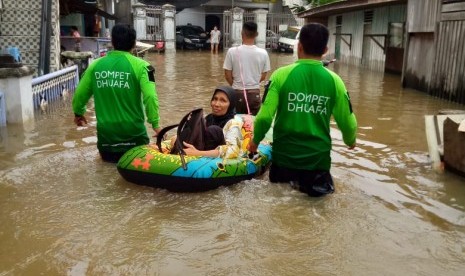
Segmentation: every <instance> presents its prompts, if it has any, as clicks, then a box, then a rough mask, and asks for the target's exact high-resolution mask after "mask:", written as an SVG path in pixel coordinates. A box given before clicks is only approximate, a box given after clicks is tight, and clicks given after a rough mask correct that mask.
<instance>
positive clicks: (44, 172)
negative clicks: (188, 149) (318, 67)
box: [0, 51, 465, 276]
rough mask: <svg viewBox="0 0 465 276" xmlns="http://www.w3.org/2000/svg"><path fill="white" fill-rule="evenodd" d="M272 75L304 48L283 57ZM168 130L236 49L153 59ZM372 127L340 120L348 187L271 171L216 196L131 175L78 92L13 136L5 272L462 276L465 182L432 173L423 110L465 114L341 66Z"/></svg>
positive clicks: (1, 168)
mask: <svg viewBox="0 0 465 276" xmlns="http://www.w3.org/2000/svg"><path fill="white" fill-rule="evenodd" d="M270 58H271V63H272V68H273V70H274V69H276V68H277V67H279V66H281V65H284V64H288V63H291V62H293V57H292V55H287V54H277V53H272V54H270ZM145 59H147V60H149V61H150V62H151V63H152V64H153V65H154V66H155V68H156V81H157V90H158V95H159V99H160V109H161V117H162V124H163V125H168V124H171V123H176V122H178V121H179V120H180V119H181V117H182V116H183V114H184V113H186V112H187V111H189V110H191V109H193V108H196V107H204V108H205V109H206V110H207V111H208V110H209V99H210V97H211V93H212V91H213V89H214V87H215V86H217V85H219V84H224V83H225V81H224V77H223V70H222V64H223V60H224V52H222V53H220V54H219V55H211V54H210V52H209V51H203V52H198V51H178V52H177V53H176V54H174V53H164V54H158V53H150V54H149V55H147V56H146V57H145ZM330 68H331V69H333V70H335V71H336V72H337V73H339V74H340V76H341V77H342V78H343V79H344V80H345V82H346V86H347V88H348V90H349V92H350V95H351V98H352V104H353V107H354V111H355V113H356V115H357V118H358V122H359V136H358V147H357V148H356V149H355V150H354V151H349V150H347V148H346V147H345V146H344V145H343V143H342V141H341V136H340V133H339V131H338V130H337V129H336V126H335V125H333V127H334V129H333V130H334V131H333V141H334V147H333V151H332V158H333V167H332V173H333V176H334V178H335V183H336V192H335V193H334V194H332V195H330V196H327V197H324V198H309V197H307V196H306V195H304V194H302V193H299V192H297V191H295V190H293V189H292V188H291V187H289V186H288V185H284V184H271V183H270V182H269V181H268V176H267V175H266V174H265V175H264V176H263V177H262V178H261V179H253V180H250V181H244V182H241V183H238V184H235V185H233V186H229V187H221V188H219V189H216V190H213V191H209V192H205V193H193V194H183V193H170V192H167V191H165V190H160V189H154V188H150V187H143V186H138V185H135V184H132V183H128V182H126V181H124V180H123V179H122V178H121V177H120V175H119V174H118V172H117V170H116V167H115V165H113V164H107V163H103V162H102V161H101V160H100V159H99V157H98V153H97V149H96V135H95V117H93V112H92V107H91V106H90V107H89V112H88V118H89V119H90V121H91V123H90V124H89V125H88V126H86V127H79V128H78V127H76V126H74V125H73V114H72V111H71V108H70V102H69V99H68V100H66V101H63V102H56V103H50V104H49V106H48V107H47V110H46V111H45V112H38V113H37V116H36V120H34V122H31V123H30V124H26V125H24V126H13V125H9V126H8V127H7V128H1V129H0V130H1V132H0V134H1V135H0V243H1V246H0V275H73V276H76V275H463V273H464V271H465V243H464V241H465V179H464V178H463V177H460V176H457V175H454V174H451V173H448V172H445V173H444V172H437V171H434V170H432V169H431V163H430V160H429V157H428V153H427V145H426V138H425V130H424V115H426V114H435V113H437V112H438V111H439V110H441V109H465V107H464V106H463V105H457V104H453V103H450V102H446V101H443V100H440V99H436V98H432V97H430V96H428V95H426V94H424V93H422V92H418V91H415V90H411V89H403V88H401V85H400V77H399V76H397V75H389V74H383V73H379V72H372V71H368V70H364V69H361V68H357V67H350V66H347V65H344V64H341V63H337V62H336V63H335V64H332V65H330Z"/></svg>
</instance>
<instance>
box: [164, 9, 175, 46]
mask: <svg viewBox="0 0 465 276" xmlns="http://www.w3.org/2000/svg"><path fill="white" fill-rule="evenodd" d="M161 9H162V11H163V36H164V37H165V49H166V50H175V51H176V25H175V22H174V20H175V14H176V7H175V6H173V5H170V4H165V5H163V6H162V7H161Z"/></svg>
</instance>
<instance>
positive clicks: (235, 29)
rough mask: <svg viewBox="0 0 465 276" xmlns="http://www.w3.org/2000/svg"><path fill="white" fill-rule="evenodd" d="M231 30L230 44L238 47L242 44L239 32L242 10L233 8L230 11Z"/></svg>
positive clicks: (240, 29) (242, 15) (242, 16)
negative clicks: (231, 19)
mask: <svg viewBox="0 0 465 276" xmlns="http://www.w3.org/2000/svg"><path fill="white" fill-rule="evenodd" d="M232 18H233V22H232V28H231V42H232V46H233V47H234V46H239V45H241V44H242V36H241V31H242V20H243V18H244V10H243V9H241V8H239V7H235V8H234V9H232Z"/></svg>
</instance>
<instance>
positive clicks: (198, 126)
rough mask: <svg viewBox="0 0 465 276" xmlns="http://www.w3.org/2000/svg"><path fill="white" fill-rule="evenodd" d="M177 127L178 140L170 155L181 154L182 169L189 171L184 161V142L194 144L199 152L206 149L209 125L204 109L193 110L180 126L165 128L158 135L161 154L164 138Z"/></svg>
mask: <svg viewBox="0 0 465 276" xmlns="http://www.w3.org/2000/svg"><path fill="white" fill-rule="evenodd" d="M175 127H177V128H178V130H177V139H176V142H175V143H174V146H173V148H172V149H171V152H170V153H171V154H179V155H180V157H181V162H182V167H183V168H184V169H187V167H186V162H185V160H184V155H186V153H185V152H184V146H183V142H186V143H189V144H192V145H193V146H194V147H195V148H197V149H198V150H204V149H205V136H206V131H207V125H206V122H205V117H204V116H203V109H202V108H199V109H195V110H192V111H191V112H189V113H187V114H186V115H185V116H184V117H183V118H182V120H181V122H179V124H175V125H170V126H167V127H164V128H163V129H162V130H161V131H160V133H158V135H157V146H158V149H159V151H160V152H162V150H161V142H162V139H163V137H164V136H165V134H166V133H167V132H168V131H169V130H171V129H173V128H175Z"/></svg>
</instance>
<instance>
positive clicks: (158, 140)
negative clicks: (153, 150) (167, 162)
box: [157, 124, 179, 152]
mask: <svg viewBox="0 0 465 276" xmlns="http://www.w3.org/2000/svg"><path fill="white" fill-rule="evenodd" d="M177 126H179V124H175V125H170V126H167V127H164V128H162V129H161V130H160V132H159V133H158V135H157V147H158V150H159V151H160V152H162V151H161V141H162V139H164V137H165V134H166V133H167V132H168V131H170V130H172V129H173V128H175V127H177Z"/></svg>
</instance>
